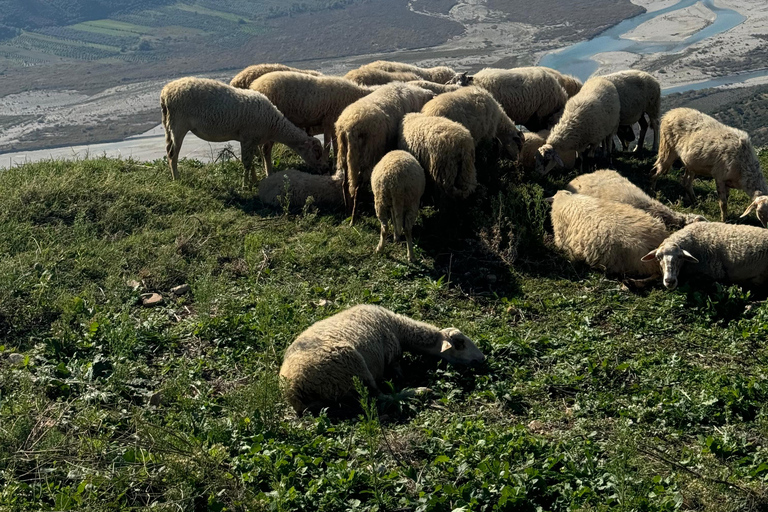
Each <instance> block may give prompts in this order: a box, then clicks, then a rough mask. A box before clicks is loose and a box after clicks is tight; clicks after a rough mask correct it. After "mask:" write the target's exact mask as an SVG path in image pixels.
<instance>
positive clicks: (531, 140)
mask: <svg viewBox="0 0 768 512" xmlns="http://www.w3.org/2000/svg"><path fill="white" fill-rule="evenodd" d="M547 137H549V130H541V131H539V132H537V133H526V134H525V141H524V142H523V149H522V150H520V157H519V159H518V162H519V163H520V166H521V167H522V168H523V170H524V171H525V172H528V173H532V172H534V171H535V170H536V159H537V158H538V157H539V148H540V147H541V146H543V145H544V144H546V142H547ZM558 157H559V158H560V160H559V162H562V164H563V165H562V166H560V165H558V164H556V165H555V167H556V168H558V169H573V168H574V167H576V160H578V158H579V154H578V153H577V152H576V151H566V152H564V153H558Z"/></svg>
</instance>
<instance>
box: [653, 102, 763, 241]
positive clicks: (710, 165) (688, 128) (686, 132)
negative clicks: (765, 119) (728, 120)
mask: <svg viewBox="0 0 768 512" xmlns="http://www.w3.org/2000/svg"><path fill="white" fill-rule="evenodd" d="M660 131H661V141H660V143H659V154H658V157H657V158H656V164H655V171H656V172H655V173H654V175H653V177H652V178H651V187H652V188H653V187H655V186H656V180H657V179H658V177H659V176H662V175H664V174H666V173H667V172H669V169H670V168H671V167H672V164H673V163H674V162H675V160H677V159H678V158H679V159H680V160H682V162H683V165H684V166H685V171H686V172H685V175H684V176H683V186H684V187H685V189H686V193H687V195H688V199H689V200H690V201H691V202H695V201H696V196H695V194H694V192H693V178H694V176H695V175H698V176H707V177H711V178H714V179H715V185H716V187H717V196H718V201H719V203H720V220H721V221H723V222H725V218H726V216H727V215H728V194H729V191H730V189H732V188H737V189H740V190H743V191H744V192H746V193H747V195H748V196H749V197H750V199H751V200H752V204H750V205H749V207H748V208H747V210H746V211H745V212H744V214H743V215H742V217H744V216H746V215H748V214H749V213H750V212H751V211H752V210H755V209H756V210H757V218H758V219H759V220H760V222H761V223H762V224H763V226H766V225H768V196H766V194H768V183H766V180H765V176H764V175H763V171H762V169H761V168H760V161H759V160H758V159H757V155H756V154H755V149H754V148H753V147H752V142H751V141H750V139H749V135H748V134H747V133H746V132H743V131H741V130H737V129H736V128H732V127H730V126H726V125H724V124H723V123H721V122H719V121H717V120H716V119H714V118H712V117H710V116H708V115H706V114H703V113H701V112H699V111H698V110H694V109H691V108H676V109H673V110H670V111H669V112H667V113H666V114H664V117H663V118H662V119H661V129H660Z"/></svg>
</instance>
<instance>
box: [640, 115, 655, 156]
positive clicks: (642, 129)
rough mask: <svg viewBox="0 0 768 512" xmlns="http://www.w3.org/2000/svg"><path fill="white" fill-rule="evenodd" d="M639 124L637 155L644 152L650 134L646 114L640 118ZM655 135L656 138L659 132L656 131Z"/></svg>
mask: <svg viewBox="0 0 768 512" xmlns="http://www.w3.org/2000/svg"><path fill="white" fill-rule="evenodd" d="M638 123H640V135H638V136H637V146H635V153H639V152H640V151H642V150H643V146H644V145H645V136H646V135H647V134H648V121H646V120H645V114H643V115H642V116H640V120H639V121H638ZM653 133H654V136H655V134H656V133H657V132H656V131H654V132H653Z"/></svg>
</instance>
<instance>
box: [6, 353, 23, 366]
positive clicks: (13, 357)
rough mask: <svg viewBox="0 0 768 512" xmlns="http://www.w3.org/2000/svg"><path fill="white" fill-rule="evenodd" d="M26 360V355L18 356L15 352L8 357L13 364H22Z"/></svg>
mask: <svg viewBox="0 0 768 512" xmlns="http://www.w3.org/2000/svg"><path fill="white" fill-rule="evenodd" d="M24 359H25V357H24V354H17V353H15V352H14V353H13V354H10V355H9V356H8V361H9V362H10V363H11V364H21V363H23V362H24Z"/></svg>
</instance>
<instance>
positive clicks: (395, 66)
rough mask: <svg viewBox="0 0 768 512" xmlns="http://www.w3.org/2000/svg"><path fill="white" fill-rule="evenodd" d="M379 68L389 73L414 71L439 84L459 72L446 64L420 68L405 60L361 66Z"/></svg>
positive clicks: (376, 62)
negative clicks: (404, 61)
mask: <svg viewBox="0 0 768 512" xmlns="http://www.w3.org/2000/svg"><path fill="white" fill-rule="evenodd" d="M362 68H365V69H379V70H381V71H387V72H389V73H413V74H414V75H418V76H419V77H421V78H423V79H424V80H429V81H430V82H435V83H438V84H446V83H448V82H449V81H451V80H453V79H454V78H455V77H456V75H457V74H458V73H456V71H454V70H453V69H451V68H449V67H446V66H437V67H434V68H420V67H419V66H414V65H412V64H405V63H403V62H391V61H386V60H377V61H374V62H371V63H370V64H366V65H364V66H361V69H362Z"/></svg>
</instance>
